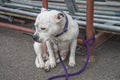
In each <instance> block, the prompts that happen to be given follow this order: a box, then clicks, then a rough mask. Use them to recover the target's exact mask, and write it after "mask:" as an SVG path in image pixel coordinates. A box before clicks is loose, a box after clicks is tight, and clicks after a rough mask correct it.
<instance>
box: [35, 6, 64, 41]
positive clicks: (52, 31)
mask: <svg viewBox="0 0 120 80" xmlns="http://www.w3.org/2000/svg"><path fill="white" fill-rule="evenodd" d="M64 24H65V16H64V14H63V13H62V12H60V11H56V10H51V11H48V10H47V9H44V8H42V9H41V13H40V14H39V15H38V16H37V18H36V21H35V29H36V30H35V33H34V35H33V39H34V40H35V41H37V42H43V41H46V40H48V39H49V38H51V37H54V36H55V35H57V34H59V33H60V32H61V31H62V30H63V27H64V26H63V25H64Z"/></svg>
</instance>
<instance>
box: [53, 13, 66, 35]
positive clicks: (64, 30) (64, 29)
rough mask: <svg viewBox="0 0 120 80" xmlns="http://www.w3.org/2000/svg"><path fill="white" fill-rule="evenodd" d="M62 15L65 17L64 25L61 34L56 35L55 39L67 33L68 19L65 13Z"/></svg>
mask: <svg viewBox="0 0 120 80" xmlns="http://www.w3.org/2000/svg"><path fill="white" fill-rule="evenodd" d="M62 13H64V12H62ZM64 15H65V19H66V23H65V25H64V28H63V31H62V32H61V33H59V34H57V35H56V36H55V37H58V36H61V35H62V34H63V33H65V32H67V31H68V17H67V15H66V14H65V13H64Z"/></svg>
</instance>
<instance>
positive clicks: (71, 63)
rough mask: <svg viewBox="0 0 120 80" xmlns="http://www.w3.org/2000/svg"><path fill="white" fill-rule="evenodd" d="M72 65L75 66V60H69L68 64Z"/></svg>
mask: <svg viewBox="0 0 120 80" xmlns="http://www.w3.org/2000/svg"><path fill="white" fill-rule="evenodd" d="M68 65H69V66H70V67H74V66H75V65H76V63H75V61H69V64H68Z"/></svg>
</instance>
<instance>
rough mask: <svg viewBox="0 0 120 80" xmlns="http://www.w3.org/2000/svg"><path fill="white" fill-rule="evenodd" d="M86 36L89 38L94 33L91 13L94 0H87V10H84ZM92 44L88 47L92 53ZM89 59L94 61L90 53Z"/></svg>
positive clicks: (92, 12) (92, 13)
mask: <svg viewBox="0 0 120 80" xmlns="http://www.w3.org/2000/svg"><path fill="white" fill-rule="evenodd" d="M86 12H87V13H86V37H87V39H88V38H90V37H91V36H92V35H93V33H94V28H93V15H94V0H87V11H86ZM92 51H93V46H91V47H90V52H91V53H92ZM90 61H94V56H93V55H92V54H91V57H90Z"/></svg>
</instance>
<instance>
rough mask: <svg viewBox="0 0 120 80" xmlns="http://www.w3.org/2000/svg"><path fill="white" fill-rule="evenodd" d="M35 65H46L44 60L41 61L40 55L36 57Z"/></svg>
mask: <svg viewBox="0 0 120 80" xmlns="http://www.w3.org/2000/svg"><path fill="white" fill-rule="evenodd" d="M35 65H36V67H37V68H43V67H44V66H45V64H44V62H43V61H40V60H39V59H38V57H36V59H35Z"/></svg>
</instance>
